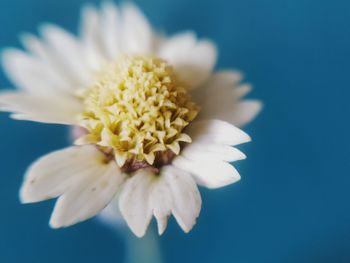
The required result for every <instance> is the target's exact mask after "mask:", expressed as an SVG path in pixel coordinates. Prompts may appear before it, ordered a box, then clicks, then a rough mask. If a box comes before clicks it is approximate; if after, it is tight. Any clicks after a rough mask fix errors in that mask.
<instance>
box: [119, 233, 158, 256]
mask: <svg viewBox="0 0 350 263" xmlns="http://www.w3.org/2000/svg"><path fill="white" fill-rule="evenodd" d="M125 241H126V257H125V263H162V259H161V252H160V247H159V238H158V235H157V233H156V231H155V229H154V228H153V227H150V229H149V230H148V231H147V234H146V235H145V236H144V237H143V238H137V237H136V236H135V235H134V234H133V233H131V231H129V229H127V230H126V231H125Z"/></svg>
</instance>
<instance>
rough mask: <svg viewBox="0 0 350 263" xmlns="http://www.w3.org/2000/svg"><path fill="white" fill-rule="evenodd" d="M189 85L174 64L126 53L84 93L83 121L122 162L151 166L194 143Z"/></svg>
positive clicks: (92, 137)
mask: <svg viewBox="0 0 350 263" xmlns="http://www.w3.org/2000/svg"><path fill="white" fill-rule="evenodd" d="M187 90H188V89H187V87H186V84H185V83H183V82H181V81H180V80H179V79H178V78H177V76H176V74H175V72H174V69H173V67H171V66H170V65H169V64H168V63H167V62H166V61H164V60H162V59H159V58H154V57H138V56H122V57H121V58H120V59H118V61H117V63H112V64H110V65H108V66H107V68H106V69H105V70H104V71H103V72H102V73H100V74H99V76H98V78H97V80H96V81H95V83H94V84H93V85H92V86H91V87H89V88H88V89H87V90H85V91H84V93H83V100H84V105H85V110H84V112H83V113H82V114H81V116H80V122H79V124H80V125H81V126H82V127H84V128H85V129H86V130H87V134H86V135H85V136H84V137H83V138H81V139H80V140H79V143H82V144H86V143H93V144H97V145H98V146H100V147H102V148H103V149H105V150H107V151H111V152H113V154H114V157H115V159H116V160H117V162H118V164H119V165H120V166H122V165H123V164H124V163H125V161H126V160H128V159H130V158H134V159H136V160H140V161H146V162H147V163H148V164H150V165H152V164H153V163H154V161H155V158H156V156H157V154H159V153H161V152H166V151H169V150H170V151H171V152H173V153H174V154H179V152H180V143H181V142H187V143H189V142H191V138H190V137H189V136H188V135H187V134H186V133H184V132H183V129H184V128H185V127H186V126H187V125H188V124H189V123H190V122H191V121H192V120H193V119H194V118H195V117H196V115H197V113H198V110H199V109H198V107H197V105H196V104H195V103H193V102H192V101H191V98H190V96H189V94H188V92H187Z"/></svg>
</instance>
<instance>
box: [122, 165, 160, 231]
mask: <svg viewBox="0 0 350 263" xmlns="http://www.w3.org/2000/svg"><path fill="white" fill-rule="evenodd" d="M152 180H154V176H153V175H151V174H149V173H148V172H147V171H145V170H139V171H138V172H136V173H135V174H134V175H133V176H132V177H131V178H130V179H128V180H127V181H126V183H125V184H124V186H123V189H122V192H121V194H120V196H119V209H120V212H121V213H122V215H123V217H124V219H125V220H126V222H127V224H128V226H129V227H130V228H131V230H132V231H133V232H134V234H135V235H136V236H138V237H142V236H144V235H145V233H146V229H147V227H148V225H149V222H150V221H151V218H152V210H151V207H149V194H150V191H151V187H152Z"/></svg>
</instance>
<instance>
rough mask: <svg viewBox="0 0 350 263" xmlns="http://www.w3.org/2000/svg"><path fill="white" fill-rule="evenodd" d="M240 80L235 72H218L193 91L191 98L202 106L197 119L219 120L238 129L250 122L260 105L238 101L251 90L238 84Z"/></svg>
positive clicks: (240, 76)
mask: <svg viewBox="0 0 350 263" xmlns="http://www.w3.org/2000/svg"><path fill="white" fill-rule="evenodd" d="M241 79H242V75H241V74H240V73H237V72H235V71H219V72H217V73H215V74H213V76H212V77H211V78H210V79H209V80H208V82H207V84H206V85H204V86H203V87H202V88H200V89H197V90H195V91H194V94H193V98H194V100H195V101H196V102H197V103H198V104H199V105H201V106H202V108H201V112H200V114H199V116H198V119H220V120H224V121H227V122H229V123H231V124H233V125H235V126H238V127H240V126H242V125H244V124H246V123H248V122H250V121H251V120H252V119H253V118H254V117H255V116H256V115H257V114H258V113H259V111H260V109H261V103H260V102H259V101H256V100H254V103H248V104H246V103H245V102H246V101H245V100H244V101H242V102H240V101H239V100H240V99H241V98H242V97H243V96H245V95H246V94H247V93H248V92H250V90H251V86H250V85H248V84H239V81H240V80H241ZM241 103H243V105H244V106H245V107H244V109H242V107H241V106H240V105H241Z"/></svg>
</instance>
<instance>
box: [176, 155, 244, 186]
mask: <svg viewBox="0 0 350 263" xmlns="http://www.w3.org/2000/svg"><path fill="white" fill-rule="evenodd" d="M172 164H173V165H174V166H176V167H178V168H179V169H182V170H184V171H187V172H189V173H191V174H192V175H193V176H194V178H195V179H196V181H197V182H198V183H199V184H200V185H203V186H205V187H208V188H219V187H223V186H226V185H229V184H232V183H235V182H237V181H238V180H240V178H241V177H240V175H239V173H238V172H237V170H236V169H235V168H234V167H233V166H232V165H230V164H229V163H226V162H223V161H217V160H213V159H211V158H207V157H202V158H199V157H198V158H197V159H196V160H190V159H187V158H184V157H182V156H177V157H176V158H175V159H174V160H173V162H172Z"/></svg>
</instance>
